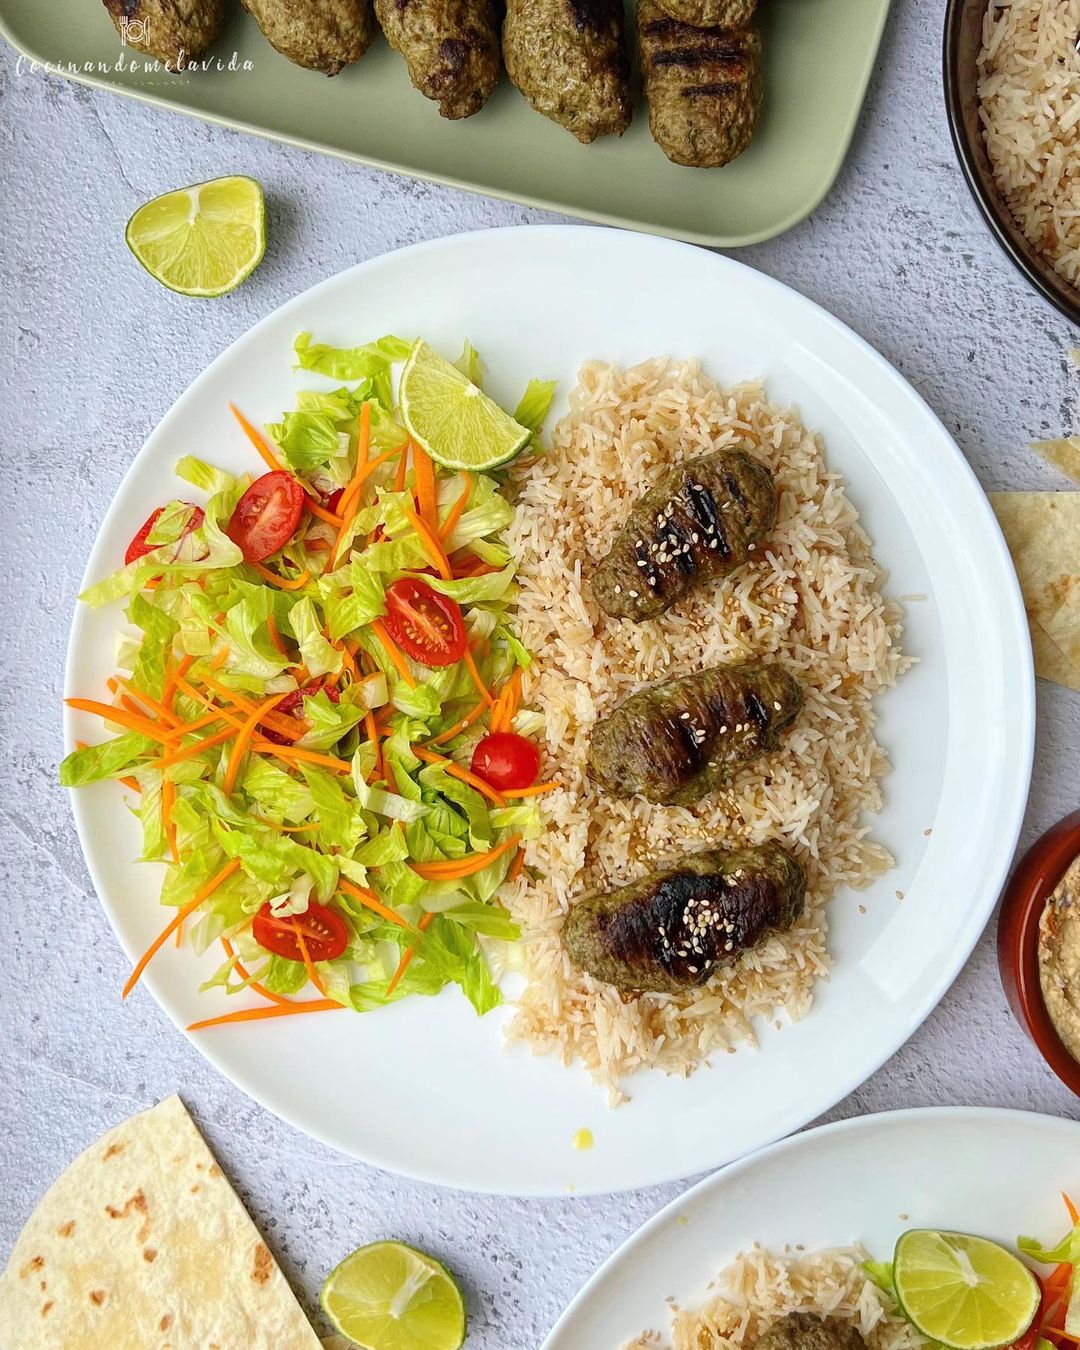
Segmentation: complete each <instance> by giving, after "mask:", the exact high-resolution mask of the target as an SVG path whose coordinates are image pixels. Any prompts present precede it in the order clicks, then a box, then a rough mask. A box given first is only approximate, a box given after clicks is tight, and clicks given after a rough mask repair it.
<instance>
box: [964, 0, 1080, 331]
mask: <svg viewBox="0 0 1080 1350" xmlns="http://www.w3.org/2000/svg"><path fill="white" fill-rule="evenodd" d="M986 4H987V0H949V3H948V5H947V7H946V11H945V43H944V76H945V110H946V112H947V113H948V115H949V129H950V130H951V132H952V138H953V145H954V146H955V148H956V155H957V158H958V159H959V161H960V168H961V169H962V170H963V172H964V177H965V179H966V180H967V185H968V187H969V188H970V189H971V195H972V196H973V197H974V198H975V201H976V202H977V204H978V206H979V210H980V211H981V212H982V213H983V217H984V218H985V220H986V223H987V225H989V227H990V230H991V232H992V234H993V235H994V238H995V239H996V240H997V241H998V243H999V244H1000V245H1001V248H1002V249H1003V250H1004V252H1005V253H1006V254H1007V255H1008V257H1009V258H1010V259H1011V261H1012V262H1013V263H1014V264H1015V266H1016V267H1017V268H1018V269H1019V270H1020V271H1021V272H1022V273H1023V274H1024V276H1025V277H1026V278H1027V279H1028V281H1029V282H1030V283H1031V285H1032V286H1034V288H1035V289H1036V290H1037V291H1038V292H1039V293H1040V294H1041V295H1043V296H1044V297H1045V298H1046V299H1047V300H1049V301H1050V303H1051V304H1052V305H1054V306H1055V307H1056V308H1057V309H1059V310H1060V311H1061V313H1062V314H1064V315H1065V316H1066V318H1069V319H1071V320H1072V321H1073V323H1075V324H1080V291H1077V290H1076V289H1075V288H1074V287H1073V286H1070V285H1069V283H1068V282H1067V281H1066V280H1065V278H1064V277H1062V276H1059V275H1058V273H1057V272H1055V271H1054V269H1053V268H1052V267H1051V266H1050V264H1049V263H1048V262H1047V261H1046V259H1045V258H1044V257H1043V256H1042V255H1041V254H1040V253H1039V252H1038V251H1037V250H1036V249H1035V248H1034V247H1033V246H1032V245H1031V244H1029V243H1028V241H1027V240H1026V239H1025V238H1024V235H1023V234H1022V233H1021V231H1020V227H1019V226H1018V225H1017V223H1016V221H1015V220H1014V219H1013V216H1012V212H1011V211H1010V210H1009V208H1008V206H1007V205H1006V203H1005V201H1004V199H1003V198H1002V196H1001V193H1000V192H999V191H998V189H997V186H996V184H995V183H994V174H993V170H992V169H991V168H990V160H989V158H988V156H987V154H986V147H985V146H984V144H983V138H982V132H981V130H980V127H979V100H978V96H977V92H976V86H977V83H978V71H977V70H976V62H977V61H978V59H979V49H980V47H981V46H982V21H983V15H984V14H985V13H986Z"/></svg>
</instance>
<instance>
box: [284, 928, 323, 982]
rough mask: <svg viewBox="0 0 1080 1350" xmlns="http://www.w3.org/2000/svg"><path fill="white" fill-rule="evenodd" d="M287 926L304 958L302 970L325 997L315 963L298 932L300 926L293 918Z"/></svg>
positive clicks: (301, 934)
mask: <svg viewBox="0 0 1080 1350" xmlns="http://www.w3.org/2000/svg"><path fill="white" fill-rule="evenodd" d="M289 926H290V927H291V928H292V930H293V932H294V933H295V934H296V944H297V946H298V947H299V948H300V955H301V956H302V957H303V958H304V969H305V970H306V971H307V977H308V979H309V980H310V981H311V983H312V984H313V985H314V986H315V988H316V989H317V990H318V991H319V993H320V994H322V996H323V998H325V997H326V986H325V985H324V984H323V982H322V980H320V979H319V972H318V971H317V970H316V969H315V962H314V961H313V960H312V959H311V953H310V952H309V951H308V949H307V943H306V942H305V941H304V934H303V933H302V932H301V931H300V925H299V924H298V923H297V922H296V920H295V919H294V918H290V920H289Z"/></svg>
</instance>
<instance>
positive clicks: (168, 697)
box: [161, 655, 195, 711]
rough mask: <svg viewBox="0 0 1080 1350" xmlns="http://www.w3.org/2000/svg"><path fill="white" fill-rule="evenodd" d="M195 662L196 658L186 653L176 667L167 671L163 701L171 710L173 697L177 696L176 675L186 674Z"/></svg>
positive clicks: (162, 692)
mask: <svg viewBox="0 0 1080 1350" xmlns="http://www.w3.org/2000/svg"><path fill="white" fill-rule="evenodd" d="M194 664H195V658H194V657H193V656H187V655H184V656H182V657H181V658H180V661H179V663H178V664H177V665H176V666H175V667H173V668H172V669H171V670H168V671H167V672H166V674H165V685H164V687H163V689H162V691H161V701H162V703H164V705H165V706H166V708H168V709H169V710H170V711H171V710H172V706H173V699H174V698H175V697H176V677H177V676H178V675H180V676H183V675H186V674H187V673H188V671H189V670H190V669H191V667H192V666H193V665H194Z"/></svg>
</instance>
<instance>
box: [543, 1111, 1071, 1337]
mask: <svg viewBox="0 0 1080 1350" xmlns="http://www.w3.org/2000/svg"><path fill="white" fill-rule="evenodd" d="M1078 1190H1080V1123H1077V1122H1076V1121H1071V1120H1058V1119H1057V1118H1056V1117H1054V1116H1038V1115H1032V1114H1028V1113H1026V1112H1023V1111H990V1110H979V1109H976V1108H974V1107H949V1108H941V1109H934V1110H922V1111H892V1112H888V1113H886V1114H885V1115H879V1116H858V1117H856V1118H855V1119H853V1120H843V1121H840V1122H839V1123H837V1124H835V1125H824V1126H822V1127H821V1128H820V1129H817V1130H809V1131H808V1132H807V1133H806V1134H800V1135H797V1136H796V1137H795V1138H794V1139H785V1140H784V1141H783V1142H782V1143H779V1144H775V1145H773V1147H772V1148H768V1149H765V1150H764V1151H763V1152H761V1153H757V1154H755V1155H754V1156H753V1157H750V1158H744V1159H743V1160H742V1161H741V1162H738V1163H735V1164H733V1165H732V1166H731V1167H726V1168H724V1170H723V1171H722V1172H719V1173H718V1174H717V1175H716V1176H713V1177H709V1178H707V1179H706V1180H705V1181H703V1182H701V1183H700V1184H699V1185H697V1186H695V1187H694V1188H693V1189H692V1190H689V1191H687V1192H686V1194H685V1195H680V1196H679V1197H678V1198H677V1199H675V1200H673V1201H672V1202H671V1204H670V1205H668V1206H666V1207H665V1208H664V1209H662V1210H661V1211H660V1213H659V1214H657V1215H656V1216H655V1217H654V1218H652V1219H650V1220H649V1222H648V1223H646V1224H645V1225H644V1227H642V1228H640V1229H639V1230H638V1231H637V1233H635V1234H634V1236H633V1237H631V1238H630V1239H629V1240H628V1241H627V1242H625V1243H624V1244H623V1245H622V1246H621V1247H620V1248H619V1250H618V1251H617V1252H615V1254H614V1255H613V1256H611V1257H609V1258H608V1260H607V1261H605V1262H604V1264H603V1265H602V1266H601V1267H600V1269H599V1270H598V1271H597V1272H596V1274H595V1275H594V1276H593V1277H592V1279H590V1280H589V1282H588V1284H586V1285H585V1287H584V1288H583V1289H582V1291H581V1293H580V1294H578V1296H577V1297H576V1298H575V1299H574V1301H573V1303H571V1304H570V1306H569V1308H567V1310H566V1312H564V1313H563V1315H562V1317H560V1318H559V1321H558V1323H557V1324H556V1326H555V1327H554V1329H553V1330H552V1332H551V1334H550V1335H549V1336H548V1338H547V1340H546V1341H545V1342H544V1344H543V1346H542V1347H541V1350H619V1347H620V1346H622V1345H624V1344H625V1343H626V1342H627V1341H628V1340H631V1339H632V1338H633V1337H635V1336H639V1335H640V1334H641V1332H642V1331H645V1330H657V1331H662V1332H664V1333H666V1332H667V1331H668V1328H669V1326H670V1309H669V1308H668V1306H667V1303H666V1300H667V1298H668V1297H669V1296H670V1297H672V1298H674V1300H675V1302H676V1303H677V1304H679V1306H680V1307H684V1308H694V1307H697V1306H699V1305H700V1304H702V1303H704V1302H705V1301H706V1299H707V1297H708V1295H707V1292H706V1286H707V1285H708V1284H709V1282H710V1281H711V1280H713V1279H714V1278H715V1277H716V1274H717V1272H718V1271H719V1270H720V1269H721V1268H722V1267H723V1266H725V1265H726V1264H727V1263H728V1262H729V1261H731V1259H732V1258H733V1257H734V1256H735V1255H736V1254H737V1253H738V1252H740V1251H745V1250H747V1249H748V1248H749V1247H750V1246H751V1245H752V1244H753V1243H754V1242H760V1243H761V1245H762V1246H763V1247H765V1248H770V1249H772V1250H774V1251H776V1250H780V1249H782V1248H783V1246H784V1244H785V1243H790V1244H791V1245H792V1246H793V1247H794V1246H795V1245H796V1244H797V1243H802V1244H803V1245H804V1246H805V1247H806V1248H807V1250H808V1251H813V1250H814V1249H817V1248H822V1247H847V1246H850V1245H852V1244H853V1243H861V1244H862V1245H863V1246H864V1247H865V1248H866V1250H867V1251H868V1252H869V1253H870V1254H871V1256H872V1257H873V1258H874V1259H875V1260H878V1261H890V1260H891V1259H892V1253H893V1247H894V1246H895V1244H896V1239H897V1238H898V1237H899V1236H900V1234H901V1233H903V1232H904V1231H905V1230H906V1229H908V1228H948V1229H954V1230H957V1231H959V1232H966V1233H979V1234H981V1235H982V1236H983V1237H988V1238H992V1239H993V1240H995V1241H997V1242H1001V1243H1003V1244H1004V1245H1006V1246H1010V1247H1011V1246H1013V1244H1014V1243H1015V1242H1016V1239H1017V1237H1018V1236H1019V1235H1020V1234H1030V1235H1032V1236H1034V1237H1037V1238H1039V1239H1040V1240H1041V1241H1044V1242H1048V1243H1051V1244H1053V1243H1056V1242H1057V1240H1058V1239H1059V1238H1060V1237H1061V1236H1062V1234H1063V1233H1066V1232H1067V1231H1068V1228H1069V1220H1068V1216H1067V1214H1066V1212H1065V1207H1064V1205H1063V1204H1062V1201H1061V1192H1062V1191H1065V1192H1067V1193H1072V1194H1073V1195H1075V1194H1076V1193H1077V1191H1078ZM667 1343H668V1340H667V1336H666V1334H665V1337H664V1344H667Z"/></svg>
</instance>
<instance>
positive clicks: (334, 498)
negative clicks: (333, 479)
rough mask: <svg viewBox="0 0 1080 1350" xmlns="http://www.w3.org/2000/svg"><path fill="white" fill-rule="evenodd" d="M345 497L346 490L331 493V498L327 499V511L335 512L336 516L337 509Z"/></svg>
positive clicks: (340, 489)
mask: <svg viewBox="0 0 1080 1350" xmlns="http://www.w3.org/2000/svg"><path fill="white" fill-rule="evenodd" d="M344 496H345V489H344V488H338V489H337V491H336V492H331V494H330V496H329V497H327V499H326V509H327V510H328V511H333V513H334V515H335V516H336V515H337V509H338V507H339V506H340V505H341V499H342V497H344Z"/></svg>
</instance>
